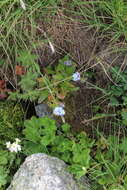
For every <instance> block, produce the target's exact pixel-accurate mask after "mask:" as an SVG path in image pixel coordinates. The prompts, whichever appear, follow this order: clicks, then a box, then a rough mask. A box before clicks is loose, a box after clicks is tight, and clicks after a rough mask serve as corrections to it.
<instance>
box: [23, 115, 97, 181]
mask: <svg viewBox="0 0 127 190" xmlns="http://www.w3.org/2000/svg"><path fill="white" fill-rule="evenodd" d="M24 125H25V129H24V135H25V139H26V142H25V144H24V152H25V153H26V154H31V153H35V152H37V150H36V149H35V146H36V148H37V149H38V150H39V151H40V152H45V153H47V154H50V155H52V156H57V157H59V158H60V159H62V160H64V161H65V162H66V163H68V164H69V167H68V169H69V171H70V172H72V173H73V174H74V175H75V176H76V177H77V178H80V177H81V176H83V175H84V174H86V173H87V169H88V168H89V166H90V159H91V157H90V151H91V150H90V148H91V147H92V146H93V143H94V141H91V140H90V139H89V138H88V137H87V136H86V134H85V133H84V132H82V133H79V134H77V135H73V134H72V133H71V132H70V126H69V125H68V124H63V125H62V126H61V127H60V129H58V128H57V127H56V123H55V121H54V120H52V119H50V118H47V117H45V118H35V117H32V118H31V120H27V121H25V123H24ZM30 149H31V150H30ZM84 168H85V169H84Z"/></svg>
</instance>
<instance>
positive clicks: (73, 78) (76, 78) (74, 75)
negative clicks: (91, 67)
mask: <svg viewBox="0 0 127 190" xmlns="http://www.w3.org/2000/svg"><path fill="white" fill-rule="evenodd" d="M72 80H73V81H78V80H80V73H79V72H76V73H74V74H73V75H72Z"/></svg>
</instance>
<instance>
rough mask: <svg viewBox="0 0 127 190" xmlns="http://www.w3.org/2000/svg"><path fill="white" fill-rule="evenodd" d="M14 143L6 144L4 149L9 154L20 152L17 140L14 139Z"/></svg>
mask: <svg viewBox="0 0 127 190" xmlns="http://www.w3.org/2000/svg"><path fill="white" fill-rule="evenodd" d="M15 140H16V142H14V143H12V144H11V143H10V142H6V147H7V149H8V150H9V151H10V152H18V151H21V145H19V144H18V143H19V142H21V141H20V140H19V139H18V138H16V139H15Z"/></svg>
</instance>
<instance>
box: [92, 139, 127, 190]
mask: <svg viewBox="0 0 127 190" xmlns="http://www.w3.org/2000/svg"><path fill="white" fill-rule="evenodd" d="M126 145H127V138H123V139H121V140H120V139H119V138H118V137H115V136H109V138H108V139H105V138H104V137H103V136H102V137H101V138H100V140H98V142H96V146H97V150H96V153H95V157H94V164H93V169H92V170H93V171H92V172H91V178H92V179H93V180H94V182H93V186H94V188H95V189H97V190H102V189H106V190H113V188H117V189H120V190H126V188H127V180H126V178H127V175H126V174H127V161H126V159H127V151H126ZM95 181H96V182H97V183H98V184H96V186H95Z"/></svg>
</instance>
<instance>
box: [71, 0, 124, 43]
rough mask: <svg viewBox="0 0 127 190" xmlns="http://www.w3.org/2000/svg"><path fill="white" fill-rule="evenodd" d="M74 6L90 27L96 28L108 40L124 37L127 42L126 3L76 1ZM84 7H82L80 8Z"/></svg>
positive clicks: (119, 0) (113, 0)
mask: <svg viewBox="0 0 127 190" xmlns="http://www.w3.org/2000/svg"><path fill="white" fill-rule="evenodd" d="M74 5H75V6H76V5H77V6H78V7H80V9H79V11H80V14H82V15H83V16H84V17H85V18H86V19H85V22H87V23H88V24H89V25H90V27H94V28H95V27H96V28H97V29H98V30H99V31H101V32H103V33H104V34H106V37H108V38H109V40H115V41H116V40H118V39H119V38H120V37H124V38H125V40H127V22H126V21H127V2H126V1H124V0H97V1H93V0H92V1H89V2H87V1H84V2H81V1H77V0H74ZM82 5H84V6H82Z"/></svg>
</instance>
